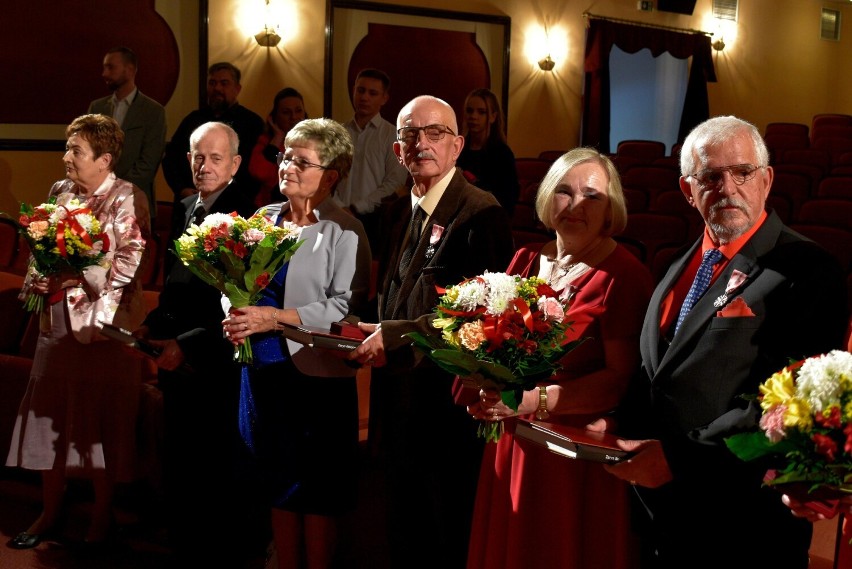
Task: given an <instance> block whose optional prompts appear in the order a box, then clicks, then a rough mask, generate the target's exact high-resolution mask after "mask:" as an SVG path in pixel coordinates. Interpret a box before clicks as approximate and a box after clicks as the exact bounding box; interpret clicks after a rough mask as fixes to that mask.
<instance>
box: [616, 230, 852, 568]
mask: <svg viewBox="0 0 852 569" xmlns="http://www.w3.org/2000/svg"><path fill="white" fill-rule="evenodd" d="M700 245H701V241H700V240H699V241H697V242H696V243H695V244H694V245H693V246H692V247H691V248H690V249H689V251H688V252H687V253H686V254H685V255H684V256H683V257H681V258H680V259H679V260H677V261H675V263H674V264H673V265H672V266H671V268H670V269H669V271H668V272H667V274H666V275H665V276H664V277H663V279H662V281H661V282H660V284H659V285H658V287H657V289H656V291H655V292H654V295H653V297H652V298H651V303H650V306H649V308H648V312H647V315H646V318H645V323H644V326H643V330H642V336H641V340H640V345H641V354H642V373H641V374H640V375H639V377H638V379H637V382H636V384H634V386H633V387H634V392H633V395H632V396H631V398H630V401H629V403H630V404H631V405H636V404H637V403H638V405H637V406H636V407H634V408H633V411H634V413H633V414H631V416H632V424H631V425H627V426H625V430H627V431H630V430H632V431H633V432H632V435H633V436H635V437H641V438H644V437H648V438H656V439H660V440H661V441H662V443H663V448H664V451H665V455H666V459H667V461H668V463H669V465H670V467H671V470H672V473H673V475H674V481H673V482H671V483H669V484H666V485H664V486H663V487H661V488H660V489H659V490H648V489H641V490H640V493H641V495H642V496H643V499H644V500H645V505H646V507H648V509H649V511H650V513H651V515H652V516H653V518H654V519H655V526H656V530H657V531H660V532H662V534H661V539H663V542H664V543H667V544H668V545H665V546H664V550H665V551H671V550H672V549H671V548H678V547H680V548H683V551H686V550H689V549H691V550H692V553H690V560H692V559H703V560H705V561H706V563H707V565H706V566H713V564H714V563H717V562H719V561H720V560H721V559H724V558H725V556H729V558H731V557H730V556H731V555H733V552H734V551H736V550H737V547H738V544H739V545H740V546H742V547H745V548H746V549H747V550H748V551H751V552H752V554H753V555H757V554H758V553H759V554H761V555H765V554H766V553H767V548H766V547H761V546H760V545H758V544H761V543H769V541H762V540H764V539H765V540H770V539H771V541H772V542H773V543H775V544H781V543H783V544H785V548H778V547H769V548H768V549H774V550H776V551H783V552H784V555H782V556H781V557H780V558H779V562H780V565H778V564H776V565H773V564H772V563H771V562H770V561H769V560H768V559H767V558H766V557H763V558H761V559H760V562H759V566H766V567H769V566H784V567H796V566H799V565H798V564H799V563H800V561H801V559H800V558H799V559H797V557H796V554H797V553H798V554H799V555H800V556H801V554H802V553H803V552H804V555H805V559H806V554H807V546H808V543H809V540H810V526H809V525H808V524H807V523H801V520H796V519H794V518H793V517H792V516H791V515H790V513H789V511H788V510H787V508H786V507H785V506H783V505H782V503H781V500H780V494H778V493H777V492H776V491H774V490H769V489H766V488H762V487H761V480H762V477H763V474H764V472H765V471H766V468H767V466H768V465H767V464H752V463H748V464H747V463H744V462H742V461H740V460H739V459H737V458H735V457H734V456H733V454H731V453H730V452H729V451H728V450H727V448H726V446H725V444H724V438H725V437H726V436H728V435H731V434H733V433H735V432H738V431H742V430H745V429H754V428H756V427H757V420H758V418H759V415H760V409H759V406H758V405H757V404H756V403H755V402H754V401H752V402H751V403H750V402H749V401H747V400H746V399H744V398H743V397H741V396H742V395H749V394H751V395H753V394H756V393H757V392H758V385H759V384H760V383H762V382H763V381H765V380H766V379H768V378H769V377H770V376H771V375H772V374H773V373H774V372H776V371H778V370H780V369H781V368H783V367H784V366H785V365H787V364H788V363H789V362H790V360H791V359H800V358H802V357H805V356H811V355H814V354H819V353H824V352H827V351H830V350H832V349H836V348H839V347H840V345H841V341H842V337H843V331H844V327H845V320H846V310H845V304H846V300H845V288H844V284H843V277H842V272H841V270H840V268H839V266H838V264H837V263H836V261H834V259H833V258H832V257H830V256H829V255H828V253H826V252H825V251H824V250H823V249H821V248H820V247H819V246H817V245H816V244H815V243H813V242H811V241H809V240H807V239H806V238H804V237H802V236H801V235H799V234H797V233H795V232H793V231H792V230H791V229H789V228H788V227H786V226H784V225H783V223H782V222H781V220H780V219H779V218H778V217H777V215H775V214H774V213H770V215H769V217H768V218H767V220H766V221H765V223H764V224H763V225H762V226H761V227H760V228H759V229H758V230H757V232H756V233H755V234H754V235H753V236H752V238H751V239H750V240H749V241H748V242H747V243H746V245H745V246H744V247H743V248H742V249H741V250H740V252H739V253H738V254H737V255H736V256H735V257H734V258H733V259H732V260H731V261H730V263H728V266H727V267H726V268H725V270H724V271H723V272H722V274H721V275H720V276H719V278H718V279H717V280H716V281H715V282H714V283H713V284H712V285H711V287H710V288H709V289H708V291H707V292H706V293H705V294H704V296H703V297H702V298H701V299H700V300H699V301H698V303H697V304H696V305H695V306H694V307H693V309H692V310H691V312H690V313H689V315H688V316H687V317H686V320H684V322H683V325H682V327H681V328H680V330H679V331H678V333H677V335H676V336H675V337H674V339H673V341H672V342H671V345H670V346H667V345H666V341H665V339H663V338H661V333H660V317H661V315H660V303H661V302H662V300H663V299H664V298H665V295H666V294H667V293H668V291H669V290H670V289H671V288H672V286H673V285H674V283H675V282H676V280H677V278H678V277H679V275H680V274H681V273H682V272H683V270H684V269H685V267H686V266H687V265H688V263H689V259H690V257H691V256H692V254H693V253H694V251H695V250H696V249H697V248H698V247H699V246H700ZM734 271H740V272H742V273H744V274H745V275H747V279H746V280H745V282H744V283H743V284H742V285H741V286H740V287H739V288H737V289H736V290H734V291H733V292H731V293H729V294H728V299H727V301H728V302H730V301H732V300H733V299H734V298H738V297H739V298H742V299H743V300H744V301H745V302H746V304H747V305H748V306H749V308H751V310H752V311H753V312H754V316H748V317H719V316H717V311H719V310H721V307H720V306H716V305H714V303H715V302H716V300H717V299H719V298H720V297H722V295H723V294H724V293H725V288H726V285H727V283H728V282H729V280H730V278H731V275H732V273H733V272H734ZM636 411H638V413H636ZM633 429H636V430H633ZM710 531H712V532H713V535H714V538H713V539H712V540H708V539H707V535H706V532H710ZM671 536H675V537H674V538H671ZM670 538H671V539H670ZM802 547H804V550H802ZM797 548H798V549H797ZM678 551H679V550H678ZM748 558H751V557H748ZM702 566H704V565H702Z"/></svg>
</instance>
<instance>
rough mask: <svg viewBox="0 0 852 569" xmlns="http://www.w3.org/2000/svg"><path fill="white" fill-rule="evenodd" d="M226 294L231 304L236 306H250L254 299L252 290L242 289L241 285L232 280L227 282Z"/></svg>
mask: <svg viewBox="0 0 852 569" xmlns="http://www.w3.org/2000/svg"><path fill="white" fill-rule="evenodd" d="M224 293H225V296H227V297H228V300H229V301H230V302H231V306H233V307H234V308H243V307H244V306H249V305H250V304H251V301H252V294H251V292H249V291H247V290H244V289H242V288H241V287H239V286H237V285H235V284H234V283H232V282H226V283H225V290H224Z"/></svg>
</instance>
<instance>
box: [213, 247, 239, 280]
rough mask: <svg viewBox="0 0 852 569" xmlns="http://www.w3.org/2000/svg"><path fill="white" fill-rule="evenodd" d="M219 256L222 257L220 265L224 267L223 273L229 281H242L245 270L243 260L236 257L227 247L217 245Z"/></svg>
mask: <svg viewBox="0 0 852 569" xmlns="http://www.w3.org/2000/svg"><path fill="white" fill-rule="evenodd" d="M219 258H220V259H222V265H224V267H225V274H226V275H227V276H228V280H230V281H236V282H239V281H242V280H243V276H244V275H245V272H246V266H245V264H244V263H243V260H242V259H240V258H239V257H237V255H235V254H234V252H233V251H231V250H230V249H228V248H227V247H219Z"/></svg>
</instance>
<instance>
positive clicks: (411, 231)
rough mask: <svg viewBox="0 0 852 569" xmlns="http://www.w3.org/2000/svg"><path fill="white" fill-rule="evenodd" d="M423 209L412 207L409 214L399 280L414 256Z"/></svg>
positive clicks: (421, 224)
mask: <svg viewBox="0 0 852 569" xmlns="http://www.w3.org/2000/svg"><path fill="white" fill-rule="evenodd" d="M424 217H425V215H424V213H423V208H421V207H420V206H419V205H416V206H414V211H413V212H412V213H411V221H410V222H409V224H408V243H407V244H406V247H405V251H403V252H402V257H400V259H399V279H400V281H401V280H402V279H403V278H405V273H406V272H407V271H408V265H410V264H411V257H413V256H414V251H416V250H417V243H418V242H419V241H420V228H421V227H422V226H423V218H424Z"/></svg>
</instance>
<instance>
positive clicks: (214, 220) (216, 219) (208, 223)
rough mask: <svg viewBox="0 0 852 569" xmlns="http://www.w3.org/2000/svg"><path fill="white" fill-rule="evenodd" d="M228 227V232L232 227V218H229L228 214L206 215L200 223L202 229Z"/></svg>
mask: <svg viewBox="0 0 852 569" xmlns="http://www.w3.org/2000/svg"><path fill="white" fill-rule="evenodd" d="M223 223H224V224H225V225H227V226H228V229H229V230H230V228H231V226H232V225H234V218H233V217H231V215H230V214H227V213H211V214H208V215H207V216H206V217H205V218H204V221H202V222H201V226H200V227H202V228H211V227H219V226H220V225H222V224H223Z"/></svg>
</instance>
